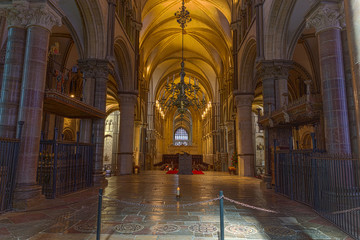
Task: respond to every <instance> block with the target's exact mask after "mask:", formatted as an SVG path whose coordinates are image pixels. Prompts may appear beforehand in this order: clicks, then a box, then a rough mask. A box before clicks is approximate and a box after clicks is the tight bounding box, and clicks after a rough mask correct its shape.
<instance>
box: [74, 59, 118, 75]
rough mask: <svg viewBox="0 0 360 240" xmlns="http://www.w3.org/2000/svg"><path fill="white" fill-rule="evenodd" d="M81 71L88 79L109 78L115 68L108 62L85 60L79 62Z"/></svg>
mask: <svg viewBox="0 0 360 240" xmlns="http://www.w3.org/2000/svg"><path fill="white" fill-rule="evenodd" d="M78 65H79V67H80V69H81V71H83V72H84V75H85V77H86V78H107V77H108V76H109V74H112V72H113V71H112V70H113V67H112V65H111V64H110V63H109V61H108V60H102V59H85V60H78Z"/></svg>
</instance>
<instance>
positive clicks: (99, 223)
mask: <svg viewBox="0 0 360 240" xmlns="http://www.w3.org/2000/svg"><path fill="white" fill-rule="evenodd" d="M102 197H103V189H102V188H100V189H99V203H98V219H97V228H96V240H100V232H101V208H102Z"/></svg>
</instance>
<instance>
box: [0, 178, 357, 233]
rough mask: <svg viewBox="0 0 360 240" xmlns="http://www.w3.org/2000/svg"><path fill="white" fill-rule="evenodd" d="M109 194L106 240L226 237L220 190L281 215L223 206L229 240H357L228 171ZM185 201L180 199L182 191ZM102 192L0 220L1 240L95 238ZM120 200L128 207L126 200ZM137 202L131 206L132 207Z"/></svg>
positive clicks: (117, 182) (140, 183)
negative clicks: (178, 194)
mask: <svg viewBox="0 0 360 240" xmlns="http://www.w3.org/2000/svg"><path fill="white" fill-rule="evenodd" d="M108 181H109V183H108V186H107V187H106V188H105V190H104V195H105V196H106V197H105V198H104V200H103V208H102V222H101V223H102V224H101V239H104V240H105V239H106V240H111V239H122V240H125V239H126V240H134V239H141V240H148V239H150V240H190V239H191V240H207V239H209V240H210V239H219V237H218V236H219V230H220V222H219V219H220V217H219V201H218V200H217V201H212V202H209V203H204V204H198V205H192V206H186V207H183V204H189V203H196V202H200V201H206V200H209V199H213V198H216V197H217V196H218V194H219V191H220V190H222V191H223V192H224V195H225V196H226V197H228V198H231V199H234V200H236V201H239V202H242V203H246V204H250V205H253V206H256V207H261V208H266V209H270V210H273V211H276V213H271V212H264V211H259V210H254V209H250V208H245V207H242V206H240V205H235V204H234V203H231V202H228V201H224V204H225V205H224V212H225V218H224V220H225V239H226V240H234V239H279V240H286V239H351V238H350V237H348V236H347V235H346V234H344V233H343V232H342V231H340V230H339V229H338V228H337V227H335V226H334V225H332V224H331V223H329V222H328V221H326V220H325V219H323V218H321V217H319V216H318V215H317V214H316V213H315V212H314V211H312V210H311V209H310V208H308V207H307V206H304V205H302V204H300V203H297V202H294V201H290V200H289V199H287V198H285V197H282V196H280V195H277V194H275V193H274V191H273V190H267V189H265V187H264V184H263V183H262V182H261V181H260V180H258V179H254V178H239V177H236V176H229V175H227V174H225V173H215V172H206V173H205V175H193V176H178V175H166V174H165V173H164V172H156V171H154V172H146V173H142V174H140V175H133V176H119V177H111V178H108ZM177 186H180V188H181V198H180V199H176V188H177ZM97 194H98V189H95V188H93V189H88V190H85V191H81V192H78V193H74V194H70V195H68V196H64V197H61V198H58V199H55V200H46V199H42V200H40V201H38V202H37V204H36V205H34V206H33V208H32V209H29V210H28V211H26V212H8V213H5V214H2V215H0V239H2V240H7V239H34V240H35V239H49V240H50V239H51V240H57V239H76V240H78V239H96V234H95V233H96V224H97V218H96V215H97V204H98V202H97V198H98V196H97ZM119 200H121V201H119ZM129 203H131V204H129Z"/></svg>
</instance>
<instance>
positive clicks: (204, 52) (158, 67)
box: [140, 0, 232, 101]
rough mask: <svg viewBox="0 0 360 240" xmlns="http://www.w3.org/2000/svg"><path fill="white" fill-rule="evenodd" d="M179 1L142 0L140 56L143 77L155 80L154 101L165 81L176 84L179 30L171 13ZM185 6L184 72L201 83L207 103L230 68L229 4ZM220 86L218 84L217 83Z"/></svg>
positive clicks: (196, 0)
mask: <svg viewBox="0 0 360 240" xmlns="http://www.w3.org/2000/svg"><path fill="white" fill-rule="evenodd" d="M181 4H182V0H176V1H174V0H147V1H146V0H143V1H142V23H143V28H142V30H141V33H140V55H141V61H142V63H143V64H142V66H143V69H142V72H143V74H144V75H143V77H144V78H145V79H146V80H147V81H148V82H150V81H154V82H153V84H151V86H153V87H154V89H152V90H153V92H154V96H155V98H156V97H157V96H159V93H160V92H162V90H163V88H164V84H165V83H166V80H167V78H168V77H169V78H170V79H172V78H173V75H174V74H175V76H176V78H175V81H179V78H180V76H179V73H180V63H181V28H180V26H179V24H178V23H177V22H176V18H175V16H174V13H175V12H176V11H178V10H179V8H180V7H181ZM185 6H186V8H187V10H188V11H189V12H190V15H191V18H192V21H191V22H190V23H189V24H188V25H187V27H186V28H185V35H184V58H185V72H186V74H187V77H186V79H188V76H192V77H196V78H197V79H198V80H199V81H200V87H201V89H202V92H205V95H206V98H207V100H208V101H209V100H210V101H211V100H213V97H214V91H215V84H216V81H217V80H218V79H223V77H224V76H225V74H226V72H227V71H228V70H229V68H230V67H231V65H232V55H231V44H232V36H231V30H230V22H231V1H228V0H216V1H215V0H207V1H206V0H187V1H185ZM220 84H221V83H220Z"/></svg>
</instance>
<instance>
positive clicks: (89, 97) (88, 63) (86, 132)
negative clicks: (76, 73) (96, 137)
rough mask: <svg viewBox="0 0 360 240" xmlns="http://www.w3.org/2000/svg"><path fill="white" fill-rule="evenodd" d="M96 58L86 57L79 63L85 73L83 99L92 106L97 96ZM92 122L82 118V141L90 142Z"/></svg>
mask: <svg viewBox="0 0 360 240" xmlns="http://www.w3.org/2000/svg"><path fill="white" fill-rule="evenodd" d="M95 64H96V60H95V59H84V60H78V65H79V68H80V70H81V71H82V73H83V94H82V101H83V102H84V103H86V104H88V105H90V106H94V101H95V100H94V97H95V76H94V75H95V74H96V69H94V68H96V66H95ZM92 124H93V121H92V120H91V119H81V120H80V142H82V143H90V142H91V137H92V132H93V131H92Z"/></svg>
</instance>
